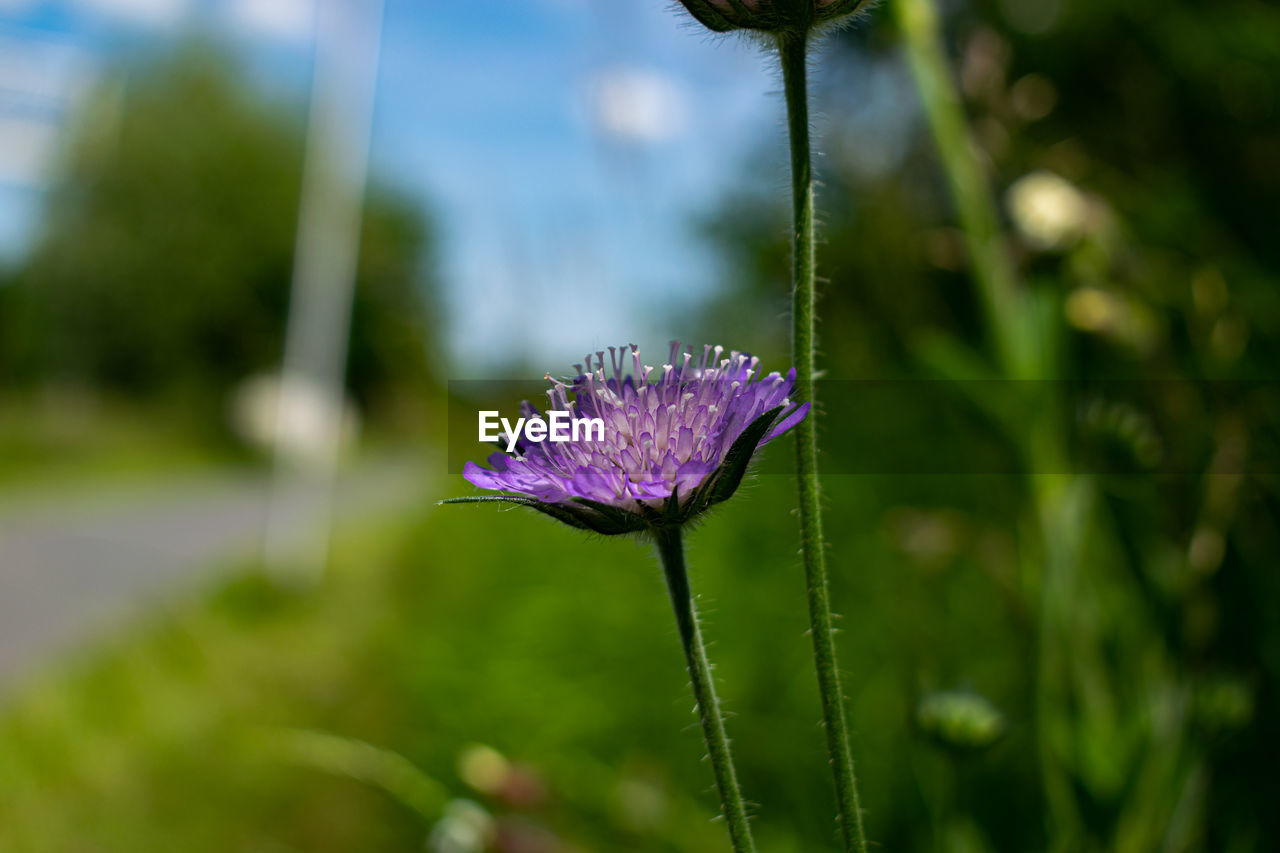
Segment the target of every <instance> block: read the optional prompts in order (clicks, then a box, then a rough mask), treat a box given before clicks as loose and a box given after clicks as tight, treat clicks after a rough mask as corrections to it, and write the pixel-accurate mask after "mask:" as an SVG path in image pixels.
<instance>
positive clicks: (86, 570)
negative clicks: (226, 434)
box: [0, 459, 426, 690]
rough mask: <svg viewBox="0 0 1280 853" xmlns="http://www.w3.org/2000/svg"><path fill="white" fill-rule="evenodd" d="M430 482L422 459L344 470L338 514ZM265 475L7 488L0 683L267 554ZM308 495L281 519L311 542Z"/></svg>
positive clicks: (288, 536) (362, 511) (414, 493)
mask: <svg viewBox="0 0 1280 853" xmlns="http://www.w3.org/2000/svg"><path fill="white" fill-rule="evenodd" d="M425 488H426V478H425V477H424V474H423V467H422V465H421V463H420V462H419V461H418V460H409V459H394V460H391V459H388V460H383V461H380V462H377V463H366V464H363V465H361V466H359V467H355V468H353V469H351V470H350V471H348V472H346V473H344V474H343V476H342V478H341V481H340V483H339V486H338V490H337V499H336V502H335V507H334V515H335V520H336V521H337V522H339V523H340V522H342V521H347V520H354V519H357V518H359V517H361V516H368V517H372V516H373V515H374V514H377V513H383V512H386V511H388V510H390V509H395V508H397V507H400V506H405V505H407V504H408V503H410V502H411V501H413V500H414V499H415V498H417V497H419V496H420V495H422V494H423V493H424V491H425ZM269 491H270V490H269V482H268V477H267V476H266V475H265V474H263V473H249V472H229V473H202V474H195V475H187V476H175V477H170V478H167V479H163V480H149V481H147V482H145V483H134V484H129V485H120V484H116V485H114V486H111V487H94V488H92V489H90V490H85V489H76V490H75V491H74V492H69V491H68V490H66V489H56V490H55V489H52V488H49V489H45V490H31V489H28V490H26V491H24V492H20V493H14V492H8V493H0V690H2V689H3V688H4V685H5V684H6V683H8V682H10V681H11V680H12V679H13V677H14V676H15V675H16V674H18V673H20V672H21V671H23V670H26V669H28V668H30V667H33V666H35V665H38V664H39V663H41V662H43V661H45V660H47V659H48V658H50V657H51V656H53V655H55V654H56V653H58V652H59V651H62V650H65V649H67V648H69V647H72V646H74V644H75V643H76V642H77V641H83V640H84V639H85V638H86V637H88V636H91V635H92V634H93V633H94V632H95V631H102V630H106V629H108V628H109V627H110V626H111V625H113V624H118V623H120V622H121V621H123V620H125V619H127V618H128V617H129V616H130V615H132V614H136V613H137V612H139V611H140V610H142V609H143V608H145V607H146V606H147V605H148V604H150V603H154V602H156V601H161V600H164V599H165V598H166V597H167V596H171V595H173V594H175V593H177V592H180V591H181V590H182V589H184V588H189V587H190V586H191V585H192V584H193V583H197V582H199V581H200V580H202V579H205V578H207V577H208V573H209V572H211V571H214V570H215V569H217V568H218V567H219V565H221V564H225V562H226V561H227V560H229V559H234V558H236V557H239V556H251V555H254V554H256V553H259V552H260V549H261V545H262V541H263V532H264V528H265V523H266V522H265V520H266V511H267V505H268V495H269ZM309 505H310V504H309V501H308V500H307V497H306V495H305V494H303V493H301V492H296V493H291V494H290V497H289V498H288V499H287V500H286V501H285V502H284V511H283V512H282V513H281V529H282V530H283V531H284V537H283V538H284V539H285V540H286V542H288V541H293V542H296V544H297V547H298V548H299V549H303V548H305V547H306V543H307V542H309V541H314V534H315V529H314V520H313V516H312V514H311V513H310V511H309Z"/></svg>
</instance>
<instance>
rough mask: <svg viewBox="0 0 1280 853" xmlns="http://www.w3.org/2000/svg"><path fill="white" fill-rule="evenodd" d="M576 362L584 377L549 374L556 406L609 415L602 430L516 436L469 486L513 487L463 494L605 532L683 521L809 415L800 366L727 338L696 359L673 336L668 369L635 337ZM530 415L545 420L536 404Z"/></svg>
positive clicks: (469, 470)
mask: <svg viewBox="0 0 1280 853" xmlns="http://www.w3.org/2000/svg"><path fill="white" fill-rule="evenodd" d="M628 362H630V364H629V365H628V364H627V363H628ZM628 366H629V367H630V368H631V370H630V372H629V373H628V372H626V367H628ZM575 367H576V368H577V375H576V376H575V377H574V378H571V379H568V380H556V379H551V387H550V389H548V391H547V397H548V398H549V402H550V405H551V409H553V410H557V411H565V412H572V413H573V414H574V415H575V416H578V417H582V418H598V419H600V420H601V421H603V423H604V431H603V436H602V437H601V438H600V439H598V440H597V439H596V438H595V437H594V436H593V435H592V434H591V433H590V432H589V431H588V432H586V433H585V434H584V435H583V436H582V437H581V438H579V439H578V440H576V441H566V442H549V441H548V442H531V441H529V440H528V439H527V438H520V437H515V439H514V446H515V453H514V455H510V454H508V453H505V452H502V451H499V452H496V453H494V454H492V455H491V456H490V457H489V460H488V461H489V464H490V466H492V467H491V468H483V467H481V466H479V465H477V464H475V463H474V462H468V463H467V465H466V466H465V468H464V469H463V476H464V477H466V479H467V480H468V481H470V482H471V483H473V484H475V485H477V486H480V487H481V488H485V489H494V490H496V491H501V492H506V493H508V494H506V495H494V496H488V497H473V498H456V499H454V501H453V502H479V501H506V502H509V503H515V504H520V505H523V506H528V507H530V508H532V509H535V510H537V511H539V512H542V513H545V514H546V515H549V516H551V517H553V518H555V519H557V520H559V521H562V522H564V523H566V524H568V525H570V526H572V527H578V528H581V529H584V530H591V531H594V532H596V533H602V534H605V535H614V534H620V533H637V532H641V531H645V530H648V529H650V528H653V527H659V526H664V525H672V524H685V523H687V522H689V521H692V520H693V519H694V518H696V517H698V516H699V515H701V514H702V513H703V512H705V511H706V510H707V509H709V508H711V507H712V506H714V505H716V504H718V503H721V502H723V501H725V500H728V499H729V498H730V497H732V495H733V493H734V492H735V491H737V489H738V486H739V485H740V484H741V482H742V478H743V475H744V473H745V472H746V469H747V466H748V464H749V463H750V461H751V459H752V457H753V456H754V455H755V452H756V450H757V449H758V448H760V447H761V446H763V445H765V444H767V443H769V442H770V441H772V440H774V439H775V438H777V437H778V436H780V435H782V434H783V433H785V432H787V431H788V430H790V429H791V428H792V427H794V426H795V425H796V424H798V423H799V422H800V421H802V420H803V419H804V417H805V416H806V415H807V414H808V412H809V404H808V403H796V402H793V401H792V400H791V399H790V394H791V392H792V390H793V388H794V386H795V370H794V369H792V370H790V371H789V372H788V373H787V374H786V375H785V376H784V375H782V374H780V373H776V372H775V373H769V374H764V373H763V372H762V371H761V370H760V366H759V359H757V358H754V357H752V356H750V355H748V354H746V353H740V352H730V353H728V354H727V355H726V353H725V351H724V348H723V347H718V346H717V347H712V346H709V345H708V346H705V347H703V349H702V353H701V354H700V355H698V356H695V353H694V351H693V349H692V348H682V347H681V346H680V344H678V343H676V344H673V345H672V347H671V354H670V359H669V361H668V362H667V363H666V364H663V365H661V366H660V367H652V366H649V365H645V364H644V363H643V362H642V361H641V359H640V350H639V349H638V348H637V347H636V346H635V345H631V346H630V347H626V348H619V347H609V350H608V363H606V359H605V352H604V351H603V350H601V351H600V352H597V353H595V354H594V356H593V355H588V356H587V357H586V360H585V369H584V365H582V364H579V365H575ZM548 379H550V377H548ZM521 414H522V415H524V416H525V417H526V418H541V417H542V413H541V412H539V411H538V409H537V408H536V407H534V406H533V405H532V404H531V403H529V402H527V401H526V402H525V403H524V404H523V406H522V407H521Z"/></svg>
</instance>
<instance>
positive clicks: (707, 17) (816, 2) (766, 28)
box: [680, 0, 868, 33]
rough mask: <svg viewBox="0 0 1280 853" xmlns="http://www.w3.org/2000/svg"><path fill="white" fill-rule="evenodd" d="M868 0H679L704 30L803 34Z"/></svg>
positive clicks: (849, 11) (849, 12) (864, 4)
mask: <svg viewBox="0 0 1280 853" xmlns="http://www.w3.org/2000/svg"><path fill="white" fill-rule="evenodd" d="M867 2H868V0H680V3H681V5H683V6H684V7H685V8H686V9H688V10H689V14H691V15H693V17H695V18H697V19H698V22H699V23H701V24H702V25H703V26H705V27H706V28H707V29H710V30H714V31H716V32H718V33H725V32H729V31H730V30H758V31H760V32H767V33H782V32H798V33H804V32H807V31H808V30H810V29H812V28H813V27H814V26H817V25H819V24H825V23H827V22H829V21H834V20H836V19H838V18H843V17H845V16H847V15H852V14H853V13H855V12H857V11H859V10H860V9H862V8H863V7H864V6H866V5H867Z"/></svg>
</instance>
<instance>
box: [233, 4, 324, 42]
mask: <svg viewBox="0 0 1280 853" xmlns="http://www.w3.org/2000/svg"><path fill="white" fill-rule="evenodd" d="M315 6H316V4H315V0H231V2H230V6H229V7H228V8H227V13H228V15H229V16H230V18H231V21H232V23H233V24H234V25H235V26H236V27H237V28H238V29H241V30H243V31H245V32H248V33H250V34H252V35H260V36H266V37H267V38H273V39H279V40H281V41H306V40H308V39H310V38H311V35H312V32H313V30H314V22H315V11H316V10H315Z"/></svg>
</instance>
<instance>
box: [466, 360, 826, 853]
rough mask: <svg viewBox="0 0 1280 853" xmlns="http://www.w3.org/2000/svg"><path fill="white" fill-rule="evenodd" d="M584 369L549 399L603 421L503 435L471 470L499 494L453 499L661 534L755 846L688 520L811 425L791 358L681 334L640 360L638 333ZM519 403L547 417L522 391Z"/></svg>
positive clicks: (733, 823)
mask: <svg viewBox="0 0 1280 853" xmlns="http://www.w3.org/2000/svg"><path fill="white" fill-rule="evenodd" d="M628 362H630V364H629V366H630V372H627V370H626V368H627V367H628ZM575 367H576V368H577V375H576V376H574V377H573V378H571V379H568V380H554V379H551V377H550V376H548V377H547V378H548V380H550V381H551V388H550V389H549V390H548V391H547V396H548V398H549V402H550V404H551V410H552V411H557V412H572V413H573V414H574V415H576V416H578V417H581V418H585V419H591V420H598V422H599V423H601V424H602V426H603V429H602V430H600V431H599V432H597V433H595V434H593V433H592V432H591V431H587V432H586V433H585V434H584V435H583V436H582V437H581V438H577V437H572V438H571V439H570V440H567V441H556V442H538V441H530V440H527V439H521V438H520V436H518V435H512V436H508V437H507V441H506V442H505V444H506V445H507V446H508V447H510V448H512V453H510V454H509V453H504V452H498V453H494V454H493V455H491V456H490V457H489V464H490V465H491V466H492V467H491V468H483V467H481V466H479V465H476V464H475V463H473V462H472V463H467V465H466V467H465V468H464V470H463V476H465V477H466V478H467V480H469V481H470V482H471V483H473V484H475V485H477V486H480V487H481V488H485V489H493V490H496V491H499V492H502V493H503V494H498V495H488V496H473V497H463V498H453V499H452V500H449V501H445V503H480V502H491V501H498V502H506V503H514V504H518V505H521V506H525V507H529V508H530V509H533V510H536V511H538V512H541V513H543V514H545V515H549V516H551V517H552V518H555V519H556V520H558V521H562V522H564V523H565V524H568V525H569V526H571V527H576V528H579V529H582V530H588V531H592V532H595V533H601V534H605V535H617V534H622V533H635V534H640V535H645V536H649V537H651V538H652V539H653V542H654V544H655V545H656V546H657V550H658V556H659V558H660V559H661V562H662V569H663V574H664V577H665V579H666V582H667V592H668V594H669V596H670V598H671V604H672V607H673V609H674V610H675V616H676V627H677V629H678V631H679V634H680V641H681V645H682V646H683V647H684V653H685V664H686V668H687V669H688V672H689V679H690V683H691V685H692V687H693V694H694V699H695V701H696V703H697V711H698V716H699V720H700V722H701V724H702V733H703V738H704V740H705V741H706V745H707V753H708V756H709V757H710V761H711V768H712V772H713V774H714V776H715V781H716V788H717V790H718V792H719V794H720V802H721V808H722V810H723V814H724V817H725V822H726V824H727V826H728V829H729V837H730V840H731V842H732V844H733V849H734V850H735V851H738V853H753V851H754V850H755V843H754V841H753V840H752V838H751V829H750V826H749V825H748V821H747V810H746V806H745V804H744V802H743V799H742V793H741V791H740V790H739V788H738V779H737V773H736V771H735V770H734V766H733V758H732V755H731V753H730V750H729V738H728V735H727V734H726V732H725V726H724V718H723V715H722V714H721V711H720V701H719V699H718V698H717V696H716V691H715V683H714V681H713V680H712V678H711V664H710V662H709V661H708V660H707V652H706V646H705V644H704V643H703V640H702V632H701V628H700V627H699V625H698V616H697V609H696V607H695V605H694V598H693V594H692V592H691V590H690V587H689V576H688V571H687V570H686V568H685V562H684V544H683V541H682V530H683V527H684V525H685V524H687V523H689V522H691V521H693V520H694V519H696V518H698V517H699V516H700V515H702V513H704V512H705V511H706V510H708V509H710V508H711V507H712V506H715V505H716V504H718V503H721V502H723V501H726V500H728V499H729V498H730V497H732V496H733V494H734V492H736V491H737V490H738V486H739V485H740V484H741V483H742V478H743V475H744V474H745V472H746V470H747V467H748V465H749V464H750V462H751V460H752V458H753V457H754V456H755V454H756V451H757V450H758V449H759V448H760V447H761V446H763V445H765V444H767V443H769V442H770V441H772V440H773V439H775V438H777V437H778V436H780V435H782V434H783V433H785V432H787V431H788V430H790V429H792V428H793V427H795V426H796V425H797V424H799V423H802V422H804V420H805V418H806V416H807V415H808V414H809V408H810V406H809V403H808V402H807V401H806V402H797V401H794V400H793V399H792V398H791V395H792V392H793V390H794V388H795V381H796V372H795V370H794V369H792V370H790V371H788V372H787V374H786V375H785V376H784V375H782V374H780V373H767V374H766V373H763V372H762V371H761V370H760V361H759V359H757V358H754V357H752V356H750V355H748V354H746V353H740V352H729V353H728V354H727V355H726V353H725V350H724V348H723V347H718V346H717V347H712V346H706V347H703V349H702V352H701V354H700V355H695V353H694V351H693V350H692V349H685V348H682V347H681V346H680V344H679V343H675V344H672V347H671V357H670V360H669V361H668V362H667V363H666V364H663V365H661V366H660V367H652V366H649V365H646V364H644V363H643V362H642V361H641V359H640V350H639V349H638V348H637V347H636V346H635V345H634V344H633V345H631V346H630V347H627V348H618V347H610V348H609V360H608V363H607V364H606V362H605V353H604V351H603V350H601V351H600V352H597V353H595V355H594V357H593V356H591V355H588V356H587V357H586V359H585V362H584V364H579V365H575ZM522 414H523V415H524V416H525V417H526V418H541V413H540V412H538V410H537V409H536V408H534V407H533V406H532V405H531V404H530V403H528V402H527V401H526V402H525V403H524V405H523V407H522ZM516 429H517V430H518V427H517V428H516Z"/></svg>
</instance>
